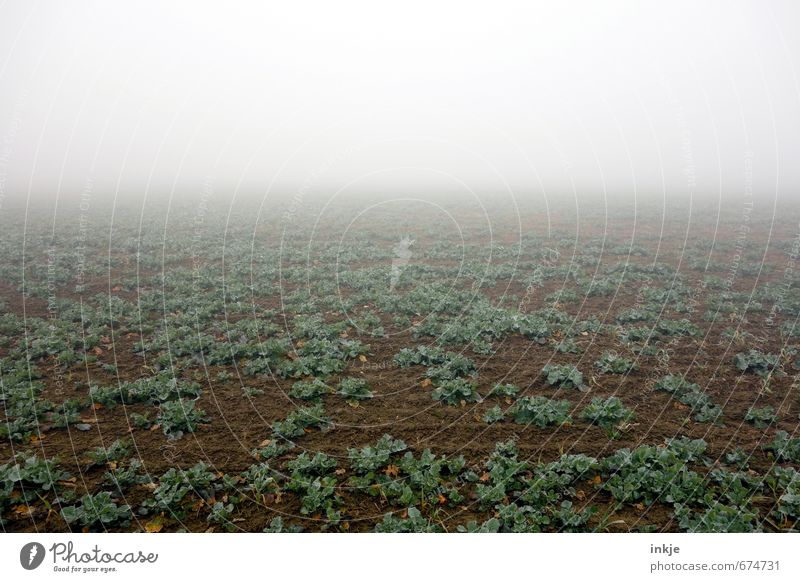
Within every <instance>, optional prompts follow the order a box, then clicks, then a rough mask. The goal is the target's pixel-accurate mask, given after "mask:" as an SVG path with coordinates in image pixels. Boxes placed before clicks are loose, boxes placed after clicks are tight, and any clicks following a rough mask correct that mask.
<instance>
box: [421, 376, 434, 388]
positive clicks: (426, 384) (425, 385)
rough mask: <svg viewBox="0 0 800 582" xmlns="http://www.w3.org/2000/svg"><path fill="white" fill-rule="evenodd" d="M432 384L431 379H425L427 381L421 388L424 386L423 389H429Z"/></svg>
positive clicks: (423, 382)
mask: <svg viewBox="0 0 800 582" xmlns="http://www.w3.org/2000/svg"><path fill="white" fill-rule="evenodd" d="M431 384H433V382H432V381H431V379H430V378H425V379H424V380H423V381H422V384H420V386H422V387H423V388H427V387H428V386H430V385H431Z"/></svg>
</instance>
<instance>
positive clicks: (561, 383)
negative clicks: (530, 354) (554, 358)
mask: <svg viewBox="0 0 800 582" xmlns="http://www.w3.org/2000/svg"><path fill="white" fill-rule="evenodd" d="M542 373H543V374H544V376H545V381H546V382H547V384H548V385H549V386H557V387H559V388H574V389H577V390H580V391H582V392H584V391H586V390H587V387H586V385H585V384H584V383H583V374H581V373H580V371H579V370H578V368H576V367H575V366H570V365H565V364H547V365H546V366H545V367H544V368H542Z"/></svg>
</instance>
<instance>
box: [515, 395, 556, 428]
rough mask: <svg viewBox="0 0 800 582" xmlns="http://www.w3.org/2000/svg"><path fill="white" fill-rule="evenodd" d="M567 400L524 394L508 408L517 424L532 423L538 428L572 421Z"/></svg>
mask: <svg viewBox="0 0 800 582" xmlns="http://www.w3.org/2000/svg"><path fill="white" fill-rule="evenodd" d="M570 407H571V404H570V403H569V401H568V400H551V399H549V398H545V397H544V396H524V397H522V398H520V399H519V400H517V401H516V402H515V403H514V404H513V406H511V408H510V409H509V411H508V412H509V414H510V415H511V416H513V417H514V422H516V423H517V424H532V425H533V426H535V427H538V428H545V427H548V426H560V425H562V424H567V423H570V422H572V419H571V418H570V416H569V409H570Z"/></svg>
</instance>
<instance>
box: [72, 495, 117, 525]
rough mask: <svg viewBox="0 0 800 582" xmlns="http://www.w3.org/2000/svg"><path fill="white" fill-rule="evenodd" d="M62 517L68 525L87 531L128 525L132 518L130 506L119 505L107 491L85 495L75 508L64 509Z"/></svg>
mask: <svg viewBox="0 0 800 582" xmlns="http://www.w3.org/2000/svg"><path fill="white" fill-rule="evenodd" d="M61 516H62V517H63V518H64V521H66V522H67V523H68V524H70V525H72V524H78V525H80V526H82V527H84V528H87V529H93V528H96V527H101V528H106V527H108V526H114V525H121V526H124V525H127V524H128V523H129V522H130V518H131V517H132V514H131V508H130V506H129V505H118V504H117V502H116V500H114V498H113V497H112V496H111V493H109V492H107V491H101V492H100V493H97V494H96V495H84V496H83V497H81V499H80V502H79V503H78V504H77V505H74V506H68V507H63V508H62V509H61Z"/></svg>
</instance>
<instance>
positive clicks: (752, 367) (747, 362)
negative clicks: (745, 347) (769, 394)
mask: <svg viewBox="0 0 800 582" xmlns="http://www.w3.org/2000/svg"><path fill="white" fill-rule="evenodd" d="M733 363H734V365H735V366H736V369H737V370H739V371H741V372H743V373H746V374H756V375H757V376H760V377H761V378H767V377H769V376H771V375H772V374H773V373H775V372H776V371H780V365H781V360H780V357H778V356H777V355H775V354H765V353H763V352H760V351H758V350H750V351H749V352H742V353H738V354H736V355H735V356H734V357H733Z"/></svg>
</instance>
